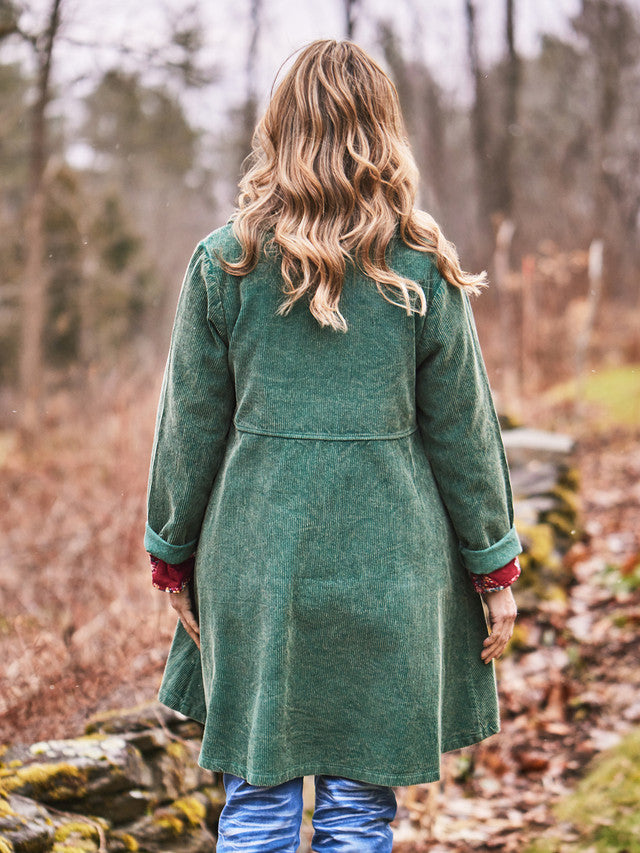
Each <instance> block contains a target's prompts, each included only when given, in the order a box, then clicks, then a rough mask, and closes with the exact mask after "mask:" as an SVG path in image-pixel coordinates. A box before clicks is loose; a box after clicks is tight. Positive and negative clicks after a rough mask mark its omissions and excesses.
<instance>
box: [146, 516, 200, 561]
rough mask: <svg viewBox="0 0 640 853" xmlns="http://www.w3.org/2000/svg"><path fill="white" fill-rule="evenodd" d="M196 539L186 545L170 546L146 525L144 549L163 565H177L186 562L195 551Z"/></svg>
mask: <svg viewBox="0 0 640 853" xmlns="http://www.w3.org/2000/svg"><path fill="white" fill-rule="evenodd" d="M197 542H198V540H197V539H193V540H192V541H191V542H187V543H186V545H170V544H169V543H168V542H165V541H164V539H163V538H162V537H161V536H158V534H157V533H156V532H155V530H152V529H151V527H149V524H148V523H147V525H146V527H145V531H144V549H145V551H148V552H149V553H150V554H153V556H154V557H158V559H160V560H164V561H165V563H170V564H171V565H177V564H178V563H183V562H184V561H185V560H188V559H189V557H190V556H191V555H192V554H193V552H194V551H195V549H196V543H197Z"/></svg>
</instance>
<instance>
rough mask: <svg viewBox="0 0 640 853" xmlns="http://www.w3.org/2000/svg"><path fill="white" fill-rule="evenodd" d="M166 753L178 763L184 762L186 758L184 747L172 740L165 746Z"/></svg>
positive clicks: (186, 753)
mask: <svg viewBox="0 0 640 853" xmlns="http://www.w3.org/2000/svg"><path fill="white" fill-rule="evenodd" d="M166 752H167V754H168V755H170V756H171V757H172V758H175V759H177V760H178V761H184V759H185V758H187V756H188V752H187V748H186V746H185V745H184V744H183V743H180V741H178V740H172V741H171V743H170V744H168V745H167V749H166Z"/></svg>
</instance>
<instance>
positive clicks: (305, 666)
mask: <svg viewBox="0 0 640 853" xmlns="http://www.w3.org/2000/svg"><path fill="white" fill-rule="evenodd" d="M417 178H418V176H417V171H416V167H415V164H414V161H413V158H412V155H411V152H410V149H409V146H408V142H407V139H406V134H405V130H404V126H403V122H402V117H401V114H400V108H399V104H398V99H397V94H396V91H395V88H394V86H393V84H392V83H391V81H390V80H389V78H388V77H387V75H386V74H385V73H384V71H383V70H382V69H381V68H380V67H379V66H378V65H377V64H376V63H375V62H374V61H373V60H372V59H371V58H370V57H369V56H368V55H367V54H366V53H365V52H364V51H363V50H362V49H360V48H359V47H358V46H357V45H355V44H353V43H351V42H335V41H331V40H321V41H316V42H313V43H312V44H310V45H309V46H307V47H306V48H304V49H303V50H301V51H300V52H299V53H298V55H297V58H296V60H295V62H294V63H293V66H292V68H291V70H290V71H289V73H288V74H287V75H286V77H285V78H284V79H283V81H282V82H281V83H280V85H279V86H278V88H277V89H276V91H275V93H274V94H273V96H272V98H271V102H270V104H269V106H268V108H267V110H266V113H265V115H264V117H263V118H262V120H261V121H260V123H259V125H258V127H257V130H256V134H255V138H254V151H253V157H252V162H251V165H250V168H249V170H248V171H247V173H246V175H245V177H244V179H243V181H242V182H241V185H240V186H241V195H240V200H239V206H238V209H237V211H236V212H235V214H234V216H233V217H232V218H231V219H230V220H229V222H228V223H227V224H226V225H225V226H224V227H222V228H220V229H218V230H216V231H214V232H213V233H212V234H210V235H209V236H208V237H206V238H205V239H204V240H202V241H201V242H200V243H199V244H198V246H197V248H196V249H195V251H194V253H193V256H192V258H191V261H190V263H189V267H188V269H187V272H186V275H185V279H184V283H183V287H182V291H181V295H180V299H179V303H178V309H177V314H176V319H175V325H174V330H173V336H172V341H171V347H170V353H169V358H168V363H167V368H166V372H165V377H164V383H163V388H162V394H161V400H160V407H159V412H158V420H157V426H156V438H155V443H154V449H153V456H152V462H151V473H150V482H149V501H148V504H149V506H148V523H147V528H146V536H145V545H146V548H147V550H148V551H149V552H150V554H151V556H152V566H153V578H154V583H155V584H156V586H158V587H159V588H160V589H164V590H169V592H170V593H171V603H172V605H173V606H174V608H175V609H176V610H177V612H178V614H179V616H180V621H179V622H178V625H177V628H176V633H175V636H174V641H173V644H172V647H171V651H170V653H169V658H168V661H167V665H166V670H165V674H164V677H163V681H162V685H161V688H160V694H159V695H160V699H161V701H162V702H164V703H165V704H167V705H169V706H170V707H172V708H175V709H176V710H178V711H181V712H182V713H184V714H186V715H187V716H189V717H192V718H194V719H196V720H200V721H201V722H203V723H204V734H203V741H202V750H201V754H200V758H199V761H200V764H201V765H202V766H203V767H206V768H210V769H211V770H217V771H222V772H223V774H224V776H223V779H224V784H225V788H226V793H227V802H226V805H225V808H224V810H223V812H222V815H221V817H220V824H219V838H218V847H217V849H218V851H219V853H227V851H231V850H255V851H291V853H293V851H295V850H296V849H297V846H298V842H299V827H300V817H301V809H302V800H301V787H302V777H303V776H305V775H314V776H315V777H316V778H315V781H316V809H315V813H314V817H313V823H314V827H315V835H314V839H313V842H312V846H313V849H314V850H317V851H321V850H322V851H329V850H341V851H343V850H354V851H355V850H357V851H360V853H362V851H368V850H372V851H373V850H375V851H387V850H390V849H391V840H392V834H391V829H390V827H389V823H390V821H391V820H392V819H393V817H394V815H395V810H396V801H395V797H394V794H393V790H392V788H393V786H398V785H411V784H416V783H421V782H430V781H433V780H435V779H438V778H439V769H440V754H441V753H442V752H446V751H448V750H452V749H457V748H459V747H463V746H466V745H468V744H471V743H475V742H477V741H479V740H482V739H483V738H485V737H488V736H489V735H491V734H493V733H495V732H497V731H499V727H500V726H499V712H498V702H497V694H496V683H495V673H494V667H493V665H488V664H491V662H492V661H493V659H494V658H496V657H497V656H499V655H500V654H501V652H502V651H503V649H504V647H505V645H506V642H507V640H508V639H509V637H510V635H511V632H512V628H513V623H514V619H515V615H516V607H515V603H514V600H513V596H512V593H511V590H510V587H509V584H510V583H511V582H512V581H513V580H515V578H516V577H517V576H518V574H519V567H518V564H517V559H516V558H517V555H518V554H519V553H520V551H521V547H520V542H519V540H518V536H517V534H516V531H515V529H514V526H513V510H512V504H511V491H510V484H509V474H508V470H507V465H506V461H505V456H504V450H503V445H502V441H501V436H500V430H499V427H498V421H497V418H496V415H495V410H494V407H493V402H492V399H491V394H490V390H489V385H488V382H487V377H486V373H485V368H484V364H483V361H482V356H481V353H480V349H479V345H478V340H477V336H476V331H475V326H474V321H473V316H472V313H471V308H470V305H469V299H468V292H469V291H471V292H474V291H476V290H478V289H479V287H480V286H481V285H482V284H483V283H484V277H483V276H473V275H469V274H466V273H464V272H463V271H462V270H461V268H460V264H459V262H458V259H457V256H456V253H455V249H454V247H453V246H452V245H451V244H450V243H448V242H447V241H446V240H445V239H444V238H443V236H442V234H441V232H440V230H439V228H438V226H437V225H436V223H435V222H434V220H433V219H432V218H431V217H430V216H428V215H427V214H426V213H424V212H422V211H419V210H416V209H415V208H414V199H415V193H416V184H417ZM194 555H195V561H194ZM194 564H195V568H194ZM478 593H481V594H484V595H485V600H486V602H487V605H488V608H489V613H490V621H491V625H492V631H491V634H490V635H489V636H487V634H488V632H487V625H486V621H485V617H484V610H483V607H482V600H481V597H480V595H479V594H478Z"/></svg>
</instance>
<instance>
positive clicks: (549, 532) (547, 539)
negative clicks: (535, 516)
mask: <svg viewBox="0 0 640 853" xmlns="http://www.w3.org/2000/svg"><path fill="white" fill-rule="evenodd" d="M518 533H519V534H520V535H521V536H522V538H523V540H524V542H523V545H524V547H525V549H526V552H527V556H528V558H529V561H530V562H533V563H538V564H539V565H542V566H544V565H546V564H547V563H549V561H550V559H551V555H552V554H553V548H554V544H555V542H554V537H553V529H552V528H551V526H550V525H549V524H520V525H519V527H518Z"/></svg>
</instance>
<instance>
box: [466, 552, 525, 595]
mask: <svg viewBox="0 0 640 853" xmlns="http://www.w3.org/2000/svg"><path fill="white" fill-rule="evenodd" d="M521 571H522V570H521V568H520V563H519V562H518V558H517V557H514V558H513V560H511V562H510V563H507V565H506V566H502V568H501V569H495V570H494V571H493V572H489V573H488V574H486V575H478V574H475V573H474V572H469V575H470V576H471V582H472V583H473V588H474V589H475V591H476V592H477V593H479V594H480V595H482V593H484V592H498V590H500V589H506V588H507V587H508V586H511V584H512V583H513V582H514V581H515V580H517V579H518V578H519V577H520V573H521Z"/></svg>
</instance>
